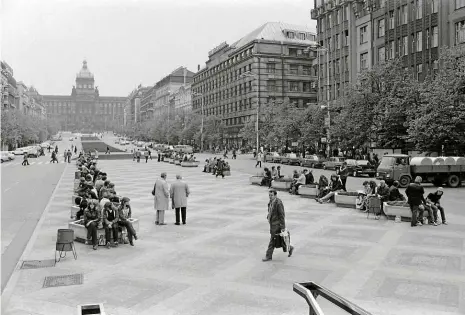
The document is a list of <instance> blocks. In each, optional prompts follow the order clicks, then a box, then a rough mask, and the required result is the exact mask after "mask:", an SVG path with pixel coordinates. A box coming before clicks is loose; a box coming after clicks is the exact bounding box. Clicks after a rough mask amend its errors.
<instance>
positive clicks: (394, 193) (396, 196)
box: [389, 186, 404, 201]
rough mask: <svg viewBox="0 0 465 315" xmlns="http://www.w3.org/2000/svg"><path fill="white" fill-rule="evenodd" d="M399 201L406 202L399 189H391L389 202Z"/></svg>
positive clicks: (392, 187) (394, 187)
mask: <svg viewBox="0 0 465 315" xmlns="http://www.w3.org/2000/svg"><path fill="white" fill-rule="evenodd" d="M398 200H404V197H403V196H402V194H401V193H400V192H399V188H397V187H396V186H391V187H389V201H398Z"/></svg>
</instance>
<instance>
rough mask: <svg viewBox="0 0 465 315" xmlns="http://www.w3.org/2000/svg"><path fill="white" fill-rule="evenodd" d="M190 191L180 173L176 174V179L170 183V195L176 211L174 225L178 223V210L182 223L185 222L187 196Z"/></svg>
mask: <svg viewBox="0 0 465 315" xmlns="http://www.w3.org/2000/svg"><path fill="white" fill-rule="evenodd" d="M189 194H190V191H189V186H188V185H187V183H185V182H183V181H182V177H181V175H176V181H175V182H174V183H173V184H171V187H170V196H171V202H172V203H173V207H174V209H175V211H176V223H175V224H176V225H180V224H181V223H180V220H179V219H180V218H179V212H181V217H182V224H186V209H187V197H189Z"/></svg>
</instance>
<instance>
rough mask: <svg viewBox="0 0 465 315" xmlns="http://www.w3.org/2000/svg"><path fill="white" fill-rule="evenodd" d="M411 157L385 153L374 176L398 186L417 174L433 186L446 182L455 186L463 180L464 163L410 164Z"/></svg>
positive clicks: (405, 183)
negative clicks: (395, 182) (395, 183)
mask: <svg viewBox="0 0 465 315" xmlns="http://www.w3.org/2000/svg"><path fill="white" fill-rule="evenodd" d="M410 162H411V158H410V156H408V155H405V154H387V155H384V156H383V157H382V159H381V162H380V164H379V166H378V169H377V171H376V178H377V179H382V180H385V181H386V183H387V184H388V185H391V184H392V183H393V182H394V181H398V182H399V186H400V187H403V188H404V187H407V186H408V185H409V184H410V183H411V182H412V181H413V180H414V179H415V177H417V176H420V177H421V178H422V182H427V183H433V184H434V185H435V186H442V185H443V184H446V185H447V186H449V187H452V188H456V187H459V186H461V185H462V182H463V181H465V165H435V164H434V163H433V165H411V164H410Z"/></svg>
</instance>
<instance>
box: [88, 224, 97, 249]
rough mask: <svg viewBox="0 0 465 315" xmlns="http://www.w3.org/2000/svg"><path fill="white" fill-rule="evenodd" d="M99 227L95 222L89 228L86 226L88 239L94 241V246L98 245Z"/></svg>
mask: <svg viewBox="0 0 465 315" xmlns="http://www.w3.org/2000/svg"><path fill="white" fill-rule="evenodd" d="M97 226H98V224H97V223H95V222H91V223H90V224H89V226H86V229H87V239H89V238H90V239H92V245H94V246H95V245H97V241H98V240H97Z"/></svg>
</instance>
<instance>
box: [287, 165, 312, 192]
mask: <svg viewBox="0 0 465 315" xmlns="http://www.w3.org/2000/svg"><path fill="white" fill-rule="evenodd" d="M306 172H308V171H307V170H304V171H303V172H302V173H300V175H299V177H298V178H297V180H296V181H295V182H293V183H291V188H290V189H289V193H291V194H296V195H298V194H299V187H300V186H301V185H305V181H306V180H307V177H306V175H307V174H306Z"/></svg>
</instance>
